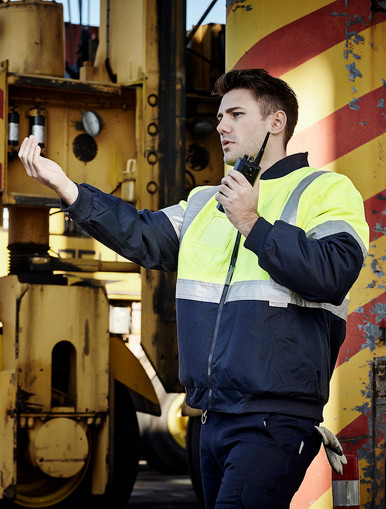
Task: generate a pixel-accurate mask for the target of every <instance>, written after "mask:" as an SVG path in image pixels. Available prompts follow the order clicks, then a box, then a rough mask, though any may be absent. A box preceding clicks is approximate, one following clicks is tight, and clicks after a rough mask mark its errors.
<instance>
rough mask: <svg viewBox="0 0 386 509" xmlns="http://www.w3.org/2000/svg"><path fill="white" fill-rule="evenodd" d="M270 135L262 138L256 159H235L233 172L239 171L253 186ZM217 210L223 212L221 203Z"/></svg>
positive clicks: (246, 156) (245, 157)
mask: <svg viewBox="0 0 386 509" xmlns="http://www.w3.org/2000/svg"><path fill="white" fill-rule="evenodd" d="M269 135H270V133H269V132H268V133H267V134H266V136H265V138H264V141H263V144H262V145H261V148H260V150H259V153H258V154H257V156H256V158H253V157H250V156H248V155H244V157H243V158H242V159H240V158H239V159H237V161H236V164H235V166H234V170H235V171H239V172H240V173H241V174H242V175H244V177H245V178H246V179H247V180H248V182H249V183H250V184H251V185H252V186H253V185H254V183H255V182H256V179H257V177H258V176H259V173H260V171H261V166H260V162H261V160H262V158H263V154H264V150H265V147H266V145H267V142H268V138H269ZM217 209H218V210H219V211H220V212H224V208H223V206H222V205H221V203H218V204H217Z"/></svg>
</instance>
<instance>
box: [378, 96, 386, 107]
mask: <svg viewBox="0 0 386 509" xmlns="http://www.w3.org/2000/svg"><path fill="white" fill-rule="evenodd" d="M384 107H385V100H384V99H383V98H381V99H379V103H378V104H377V108H384Z"/></svg>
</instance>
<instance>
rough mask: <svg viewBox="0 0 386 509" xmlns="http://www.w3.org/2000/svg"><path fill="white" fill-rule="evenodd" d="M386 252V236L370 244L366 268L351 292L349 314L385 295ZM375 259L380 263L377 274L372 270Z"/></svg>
mask: <svg viewBox="0 0 386 509" xmlns="http://www.w3.org/2000/svg"><path fill="white" fill-rule="evenodd" d="M385 252H386V235H383V236H382V237H379V238H378V239H377V240H374V241H372V242H371V243H370V248H369V254H368V256H367V258H366V260H365V262H364V266H363V268H362V270H361V272H360V274H359V277H358V279H357V281H356V282H355V284H354V286H353V287H352V289H351V290H350V301H349V307H348V312H349V313H352V312H353V311H355V310H356V309H358V308H359V307H361V306H364V305H365V304H367V303H368V302H370V301H371V300H372V299H376V298H377V297H379V296H380V295H382V294H383V293H385V276H384V275H383V274H385V273H386V259H385V256H384V254H385ZM382 258H383V259H382ZM374 259H376V260H377V262H378V263H377V270H379V272H375V273H374V272H373V269H372V268H371V263H372V261H373V260H374ZM373 282H374V283H375V286H374V287H373V288H371V287H369V285H372V283H373Z"/></svg>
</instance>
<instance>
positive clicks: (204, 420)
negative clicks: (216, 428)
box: [201, 410, 208, 424]
mask: <svg viewBox="0 0 386 509" xmlns="http://www.w3.org/2000/svg"><path fill="white" fill-rule="evenodd" d="M207 420H208V410H204V411H203V412H202V415H201V424H205V423H206V421H207Z"/></svg>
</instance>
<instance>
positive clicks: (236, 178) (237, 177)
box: [228, 170, 251, 186]
mask: <svg viewBox="0 0 386 509" xmlns="http://www.w3.org/2000/svg"><path fill="white" fill-rule="evenodd" d="M228 176H229V177H230V178H231V179H232V180H233V182H237V184H239V185H240V186H246V185H249V186H250V185H251V184H250V182H249V181H248V180H247V178H246V177H245V176H244V175H243V174H242V173H240V172H239V171H237V170H230V171H229V173H228Z"/></svg>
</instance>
